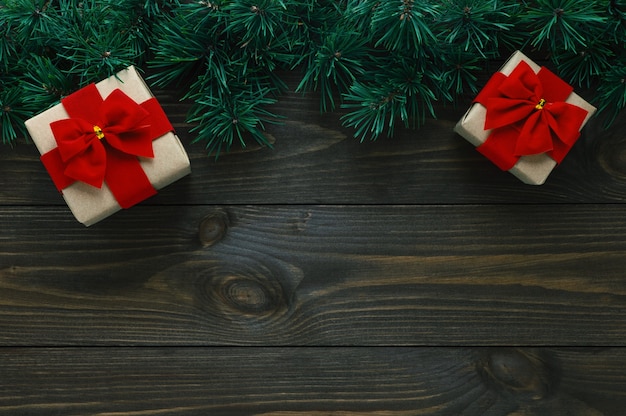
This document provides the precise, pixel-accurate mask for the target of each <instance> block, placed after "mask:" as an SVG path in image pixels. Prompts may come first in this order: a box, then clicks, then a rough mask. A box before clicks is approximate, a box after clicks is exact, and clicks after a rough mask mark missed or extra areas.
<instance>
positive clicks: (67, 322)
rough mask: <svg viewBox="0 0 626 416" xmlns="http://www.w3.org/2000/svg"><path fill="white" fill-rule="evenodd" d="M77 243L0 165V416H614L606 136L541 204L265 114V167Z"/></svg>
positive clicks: (311, 101) (462, 160) (299, 120)
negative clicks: (269, 119) (270, 145)
mask: <svg viewBox="0 0 626 416" xmlns="http://www.w3.org/2000/svg"><path fill="white" fill-rule="evenodd" d="M155 92H156V94H157V96H158V98H159V99H160V100H161V101H162V103H163V105H164V107H165V109H166V111H167V113H168V115H169V116H170V117H171V119H172V120H173V122H174V123H175V125H176V128H177V131H178V133H179V135H180V137H181V139H182V140H183V142H184V143H185V146H186V148H187V150H188V152H189V155H190V158H191V163H192V170H193V172H192V174H191V175H190V176H188V177H186V178H184V179H182V180H180V181H179V182H176V183H174V184H172V185H170V186H169V187H167V188H165V189H163V190H162V191H161V192H160V193H159V194H158V195H157V196H155V197H153V198H151V199H150V200H148V201H146V202H144V203H142V204H140V205H139V206H136V207H134V208H132V209H131V210H128V211H124V212H120V213H117V214H115V215H114V216H112V217H110V218H108V219H106V220H104V221H102V222H101V223H98V224H96V225H95V226H93V227H90V228H85V227H83V226H82V225H80V224H79V223H77V222H76V221H75V220H74V218H73V217H72V215H71V214H70V212H69V210H68V209H67V207H66V206H65V204H64V202H63V200H62V198H61V196H60V195H59V194H58V193H57V192H56V191H55V190H54V187H53V186H52V183H51V181H50V179H49V178H48V176H47V173H46V172H45V171H44V168H43V166H42V165H41V163H40V162H39V159H38V154H37V151H36V149H35V147H34V146H33V145H29V144H26V143H23V142H20V143H19V144H17V145H16V146H15V147H14V148H13V149H11V148H9V147H6V146H5V147H2V148H1V149H0V345H1V346H2V348H0V414H3V415H4V414H7V415H99V416H104V415H107V416H112V415H116V416H117V415H137V416H139V415H223V414H264V415H270V414H271V415H280V416H285V415H299V414H307V415H328V414H332V415H341V416H352V415H375V414H376V415H493V416H496V415H503V416H504V415H509V416H522V415H523V416H527V415H551V416H553V415H556V416H560V415H563V416H565V415H573V416H583V415H584V416H587V415H589V416H591V415H593V416H598V415H607V416H608V415H615V416H620V415H624V414H626V410H624V409H626V370H625V368H626V350H625V349H621V348H619V347H621V346H624V345H625V344H626V272H625V269H626V117H622V118H621V119H620V120H618V122H617V123H616V124H614V125H613V126H612V127H611V128H610V129H609V130H604V129H602V126H601V124H600V123H599V121H596V120H594V121H592V122H591V123H590V124H589V125H588V126H587V127H586V128H585V132H584V136H583V137H582V138H581V140H580V141H579V142H578V143H577V144H576V145H575V147H574V149H573V150H572V151H571V153H570V154H569V155H568V157H567V158H566V160H565V161H564V162H563V164H562V165H561V166H559V167H558V168H557V169H556V171H555V172H554V173H553V174H552V175H551V176H550V178H549V179H548V181H547V183H546V184H545V185H543V186H539V187H533V186H528V185H524V184H522V183H521V182H519V181H518V180H517V179H516V178H514V177H513V176H512V175H510V174H508V173H504V172H500V171H499V170H498V169H497V168H496V167H495V166H493V165H492V164H491V163H490V162H488V161H487V160H485V159H484V158H483V157H482V156H481V155H479V154H478V153H477V152H476V151H475V150H474V148H473V147H472V146H471V145H470V144H469V143H467V142H466V141H465V140H463V139H462V138H461V137H459V136H457V135H456V134H454V133H453V132H452V127H453V126H454V123H455V122H456V120H457V119H458V118H459V117H461V115H462V114H463V112H464V111H465V107H464V106H463V105H462V106H459V107H458V108H451V107H450V108H443V107H442V108H439V109H438V114H439V119H438V120H430V121H428V122H427V123H426V124H425V125H424V126H423V128H421V129H420V130H417V131H415V130H403V129H400V130H399V131H398V132H397V134H396V137H395V138H393V139H385V138H381V139H380V140H379V141H377V142H373V143H363V144H359V143H358V142H357V140H355V139H354V138H352V137H351V135H352V132H351V131H350V130H348V129H345V128H343V127H341V122H340V116H341V112H337V113H333V114H325V115H322V114H320V113H319V111H318V102H317V97H316V96H315V95H314V94H309V95H307V96H303V95H301V94H296V93H289V94H287V95H286V96H285V97H283V99H281V101H280V102H279V104H277V105H276V106H275V108H274V110H275V111H276V112H278V113H280V114H282V115H285V116H287V119H286V121H285V122H284V124H283V125H281V126H268V134H269V135H271V138H272V140H273V141H274V149H273V150H272V149H267V148H259V147H255V146H251V147H249V148H248V149H246V150H244V151H233V152H232V153H230V154H228V155H223V156H222V157H221V158H220V159H219V160H218V161H217V162H216V161H215V160H214V159H213V158H210V157H207V156H206V154H205V151H204V148H203V145H202V144H190V142H191V140H192V138H193V135H192V134H190V132H189V126H187V125H185V124H184V115H185V111H186V108H187V107H186V105H185V104H184V103H183V104H177V97H176V95H175V94H173V93H171V92H170V91H155Z"/></svg>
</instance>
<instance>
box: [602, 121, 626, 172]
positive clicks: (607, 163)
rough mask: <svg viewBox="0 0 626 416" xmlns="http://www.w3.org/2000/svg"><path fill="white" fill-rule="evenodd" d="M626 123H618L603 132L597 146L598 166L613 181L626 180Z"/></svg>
mask: <svg viewBox="0 0 626 416" xmlns="http://www.w3.org/2000/svg"><path fill="white" fill-rule="evenodd" d="M624 128H626V123H624V122H621V121H619V120H618V122H617V123H616V124H615V125H614V126H613V127H611V128H610V129H609V130H607V131H603V132H602V133H598V134H602V140H599V141H598V144H597V148H596V149H597V150H596V151H597V156H596V157H597V159H598V164H599V165H600V166H601V167H602V169H603V170H604V171H605V172H606V173H607V174H609V175H611V176H612V177H613V178H615V179H619V180H621V181H624V180H626V134H624V133H623V132H624Z"/></svg>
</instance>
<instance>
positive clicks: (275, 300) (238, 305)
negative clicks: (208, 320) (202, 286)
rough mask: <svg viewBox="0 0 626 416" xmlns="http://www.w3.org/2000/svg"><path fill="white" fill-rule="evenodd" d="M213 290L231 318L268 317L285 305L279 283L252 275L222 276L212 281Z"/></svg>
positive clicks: (222, 307)
mask: <svg viewBox="0 0 626 416" xmlns="http://www.w3.org/2000/svg"><path fill="white" fill-rule="evenodd" d="M213 292H214V295H215V296H216V297H217V299H216V300H218V301H219V303H220V304H221V305H222V306H221V308H220V309H222V310H223V311H224V312H226V311H229V315H230V316H231V317H233V318H234V317H236V316H239V317H240V318H246V317H247V318H255V319H259V318H269V317H271V316H273V315H274V314H276V313H277V312H278V311H279V310H281V308H283V307H284V306H285V300H284V294H283V290H282V287H281V286H280V284H278V283H277V282H271V281H269V280H266V279H260V278H258V277H256V278H255V277H253V276H237V275H231V276H222V277H220V278H218V279H217V280H216V281H215V282H214V286H213ZM224 308H225V309H224Z"/></svg>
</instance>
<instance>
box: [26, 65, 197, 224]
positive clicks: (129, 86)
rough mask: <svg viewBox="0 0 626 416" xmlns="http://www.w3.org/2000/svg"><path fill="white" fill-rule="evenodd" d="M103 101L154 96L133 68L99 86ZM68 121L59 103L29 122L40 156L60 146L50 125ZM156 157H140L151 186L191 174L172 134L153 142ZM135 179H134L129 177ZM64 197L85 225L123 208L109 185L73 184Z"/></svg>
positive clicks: (136, 99) (102, 82)
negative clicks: (121, 94)
mask: <svg viewBox="0 0 626 416" xmlns="http://www.w3.org/2000/svg"><path fill="white" fill-rule="evenodd" d="M96 88H97V89H98V92H99V93H100V95H101V96H102V98H103V99H104V98H106V97H107V96H108V95H109V94H111V92H113V91H114V90H116V89H120V90H122V92H124V93H125V94H126V95H127V96H129V97H130V98H131V99H132V100H133V101H135V102H136V103H142V102H144V101H146V100H148V99H150V98H152V97H153V95H152V93H151V91H150V89H149V88H148V86H147V85H146V83H145V82H144V80H143V79H142V78H141V76H140V75H139V73H138V72H137V70H136V69H135V68H134V67H132V66H131V67H129V68H127V69H124V70H122V71H120V72H119V73H117V75H116V76H113V77H110V78H107V79H105V80H103V81H100V82H98V83H97V84H96ZM66 118H69V115H68V113H67V111H66V110H65V108H64V107H63V105H62V104H58V105H56V106H54V107H52V108H50V109H48V110H46V111H44V112H43V113H41V114H38V115H36V116H35V117H33V118H31V119H29V120H27V121H26V122H25V124H26V128H27V129H28V132H29V133H30V136H31V137H32V139H33V142H34V143H35V145H36V146H37V149H38V150H39V153H40V154H42V155H43V154H45V153H47V152H49V151H50V150H52V149H54V148H55V147H57V143H56V140H55V138H54V135H53V133H52V129H51V128H50V123H52V122H53V121H56V120H61V119H66ZM152 148H153V151H154V158H143V157H139V158H138V159H139V164H140V166H141V168H142V169H143V170H144V172H145V174H146V176H147V177H148V180H149V181H150V183H151V184H152V186H153V187H154V188H155V189H156V190H158V189H161V188H163V187H165V186H167V185H169V184H171V183H172V182H174V181H176V180H178V179H180V178H182V177H183V176H185V175H188V174H189V173H190V172H191V169H190V163H189V158H188V157H187V153H186V152H185V149H184V148H183V145H182V143H181V142H180V140H179V139H178V137H177V136H176V134H174V133H173V132H169V133H166V134H164V135H163V136H160V137H158V138H156V139H155V140H153V141H152ZM129 180H132V178H129ZM62 195H63V198H64V199H65V201H66V202H67V205H68V207H69V208H70V210H71V211H72V213H73V214H74V216H75V217H76V219H77V220H78V221H80V222H81V223H83V224H84V225H86V226H90V225H92V224H95V223H96V222H98V221H100V220H102V219H104V218H106V217H108V216H110V215H111V214H113V213H115V212H117V211H119V210H120V209H121V207H120V205H119V204H118V202H117V201H116V200H115V198H114V196H113V194H112V193H111V191H110V190H109V188H108V187H107V185H106V183H104V184H103V185H102V187H101V188H96V187H94V186H91V185H88V184H86V183H83V182H78V181H77V182H74V183H73V184H71V185H70V186H68V187H66V188H64V189H63V191H62Z"/></svg>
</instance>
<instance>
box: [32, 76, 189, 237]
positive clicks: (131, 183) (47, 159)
mask: <svg viewBox="0 0 626 416" xmlns="http://www.w3.org/2000/svg"><path fill="white" fill-rule="evenodd" d="M25 124H26V127H27V129H28V132H29V133H30V135H31V137H32V139H33V141H34V142H35V145H36V146H37V149H38V150H39V153H41V161H42V162H43V164H44V166H45V167H46V169H47V170H48V172H49V173H50V176H51V178H52V181H53V182H54V184H55V186H56V187H57V189H58V190H59V192H61V193H62V195H63V198H64V199H65V201H66V202H67V205H68V206H69V208H70V210H71V211H72V213H73V214H74V216H75V217H76V219H77V220H78V221H80V222H81V223H83V224H85V225H86V226H89V225H92V224H94V223H96V222H98V221H100V220H102V219H104V218H106V217H108V216H109V215H111V214H113V213H114V212H116V211H118V210H120V209H121V208H130V207H131V206H133V205H135V204H137V203H139V202H141V201H143V200H145V199H146V198H148V197H150V196H152V195H154V194H155V193H156V190H157V189H161V188H163V187H165V186H166V185H169V184H170V183H172V182H174V181H176V180H178V179H180V178H181V177H183V176H185V175H187V174H189V173H190V164H189V158H188V157H187V153H186V152H185V149H184V148H183V146H182V144H181V142H180V140H179V139H178V137H177V136H176V135H175V134H174V129H173V127H172V125H171V124H170V122H169V120H168V118H167V116H166V115H165V113H164V111H163V109H162V108H161V106H160V104H159V103H158V102H157V100H156V98H154V96H153V95H152V93H151V92H150V89H149V88H148V87H147V85H146V84H145V82H144V81H143V79H142V78H141V76H140V75H139V73H138V72H137V70H136V69H135V68H134V67H129V68H127V69H125V70H122V71H120V72H119V73H118V74H116V76H113V77H110V78H107V79H105V80H103V81H100V82H98V83H97V84H90V85H88V86H87V87H85V88H83V89H80V90H78V91H76V92H75V93H73V94H71V95H69V96H67V97H65V98H64V99H62V100H61V103H60V104H58V105H56V106H54V107H52V108H50V109H49V110H46V111H44V112H43V113H41V114H39V115H37V116H35V117H33V118H31V119H30V120H27V121H26V123H25Z"/></svg>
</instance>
